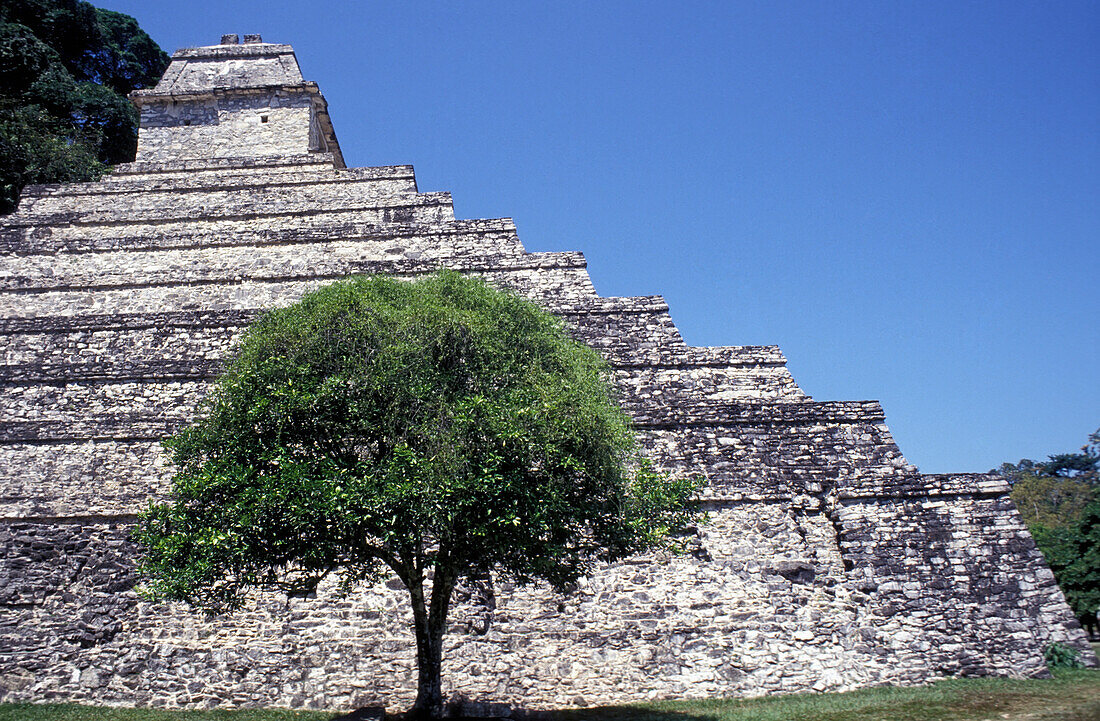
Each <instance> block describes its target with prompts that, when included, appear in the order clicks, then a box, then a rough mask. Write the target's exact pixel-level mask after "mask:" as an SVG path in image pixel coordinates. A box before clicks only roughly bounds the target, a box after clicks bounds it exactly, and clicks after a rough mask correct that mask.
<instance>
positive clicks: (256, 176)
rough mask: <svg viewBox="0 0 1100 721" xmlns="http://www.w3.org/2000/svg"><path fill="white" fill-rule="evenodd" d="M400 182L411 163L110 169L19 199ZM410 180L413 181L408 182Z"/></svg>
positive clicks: (410, 176)
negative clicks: (94, 178) (96, 176)
mask: <svg viewBox="0 0 1100 721" xmlns="http://www.w3.org/2000/svg"><path fill="white" fill-rule="evenodd" d="M370 181H372V182H378V183H387V182H388V183H400V184H401V185H402V186H403V187H411V188H412V189H411V191H405V192H414V193H415V192H416V187H415V182H416V176H415V173H414V171H413V167H412V166H411V165H386V166H378V167H373V168H346V169H344V168H342V169H337V168H332V167H326V166H323V165H304V166H282V167H276V168H261V169H252V170H238V169H228V170H218V171H216V172H209V173H205V174H202V173H194V172H191V173H179V174H165V173H154V174H149V175H134V174H119V173H117V172H110V173H108V174H107V175H104V176H103V177H102V178H100V179H99V180H97V181H93V182H84V183H54V184H46V185H28V186H26V187H24V188H23V192H22V195H21V196H20V197H21V199H31V200H37V199H41V198H68V197H86V196H90V195H115V196H120V197H123V198H124V197H125V196H127V195H128V194H132V193H146V192H148V193H154V192H164V191H173V192H175V193H181V194H182V193H196V192H208V191H212V190H232V189H235V188H253V189H255V188H258V187H261V188H262V187H267V186H273V187H282V186H287V187H289V186H295V185H308V184H324V183H341V182H356V183H360V182H370ZM410 182H411V183H412V185H411V186H409V184H410Z"/></svg>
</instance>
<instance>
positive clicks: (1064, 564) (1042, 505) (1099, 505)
mask: <svg viewBox="0 0 1100 721" xmlns="http://www.w3.org/2000/svg"><path fill="white" fill-rule="evenodd" d="M1048 459H1049V460H1047V461H1043V462H1039V463H1037V462H1035V461H1031V460H1029V459H1026V458H1025V459H1023V460H1021V461H1020V462H1019V463H1014V464H1013V463H1006V464H1004V465H1002V466H1001V468H1000V469H999V472H1000V473H1002V474H1003V475H1004V476H1005V477H1006V478H1008V479H1009V480H1010V482H1011V483H1012V494H1011V495H1012V500H1013V502H1014V503H1015V504H1016V508H1017V509H1018V510H1019V511H1020V515H1021V516H1022V517H1023V519H1024V522H1025V523H1026V524H1027V527H1028V530H1029V531H1031V535H1032V537H1033V538H1034V539H1035V544H1036V545H1037V546H1038V547H1039V550H1040V551H1042V553H1043V556H1044V557H1045V558H1046V561H1047V563H1048V564H1050V568H1051V570H1052V571H1053V572H1054V577H1055V579H1056V580H1057V581H1058V585H1059V586H1060V587H1061V589H1062V592H1063V593H1064V594H1065V595H1066V600H1067V601H1068V602H1069V605H1070V607H1071V608H1072V609H1073V612H1074V614H1075V615H1076V616H1077V617H1078V618H1079V619H1082V620H1086V619H1092V618H1095V614H1096V612H1097V610H1098V609H1100V482H1098V481H1097V469H1098V467H1100V430H1098V431H1096V432H1095V433H1092V434H1091V435H1090V436H1089V440H1088V443H1086V444H1085V445H1084V446H1082V448H1081V450H1080V452H1078V453H1061V454H1056V455H1052V456H1048Z"/></svg>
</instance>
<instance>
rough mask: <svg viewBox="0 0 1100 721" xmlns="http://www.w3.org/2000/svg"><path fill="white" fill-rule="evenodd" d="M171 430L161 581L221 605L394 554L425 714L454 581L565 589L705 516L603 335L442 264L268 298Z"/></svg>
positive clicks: (153, 542)
mask: <svg viewBox="0 0 1100 721" xmlns="http://www.w3.org/2000/svg"><path fill="white" fill-rule="evenodd" d="M167 446H168V448H169V449H170V450H171V455H172V459H173V461H174V463H175V466H176V468H177V471H176V475H175V478H174V486H173V498H172V501H171V502H170V503H166V504H154V505H152V506H151V507H150V508H149V509H148V511H147V512H146V513H145V514H144V516H143V518H142V521H141V523H140V524H139V529H138V531H137V532H136V536H135V537H136V538H137V540H138V541H139V542H140V543H141V544H143V546H144V547H145V549H146V555H145V557H144V560H143V562H142V567H141V568H142V571H143V572H144V574H145V575H146V577H147V579H148V581H147V592H148V593H149V594H150V595H152V596H153V597H159V598H169V599H185V600H188V601H191V602H192V603H195V604H197V605H198V606H200V607H202V608H206V609H209V610H215V611H220V610H232V609H234V608H236V607H238V606H239V605H240V604H241V603H242V600H243V599H244V597H245V593H246V592H247V591H248V590H249V589H252V588H257V587H273V588H277V589H281V590H283V591H285V592H286V593H288V594H290V595H294V594H301V593H308V592H311V591H313V590H314V589H315V588H316V587H317V584H318V583H319V582H320V581H321V579H323V578H324V577H325V576H326V575H328V574H330V573H335V574H336V575H337V577H338V578H340V580H341V586H342V588H344V589H345V590H350V589H351V588H352V587H353V586H354V585H355V584H358V583H360V582H362V581H367V580H376V579H379V578H380V577H381V575H382V574H384V573H388V572H392V573H393V574H396V576H397V578H399V579H400V580H401V582H402V583H403V584H404V586H405V588H406V589H407V590H408V594H409V599H410V602H411V605H412V611H413V629H412V630H413V633H414V635H415V638H416V648H417V652H416V653H417V656H416V658H417V665H418V669H419V682H418V692H417V698H416V703H415V705H414V707H413V712H414V715H416V716H434V715H437V714H439V713H440V712H441V711H442V698H443V697H442V687H441V679H440V667H441V659H442V644H443V636H444V631H445V628H446V619H447V611H448V605H449V603H450V599H451V593H452V591H453V589H454V587H455V583H456V582H457V581H458V580H459V579H460V578H463V577H471V576H472V577H481V576H483V575H484V574H486V573H489V572H493V573H496V574H498V575H499V576H503V577H507V578H510V579H511V580H514V581H516V582H518V583H520V584H523V583H529V582H533V581H545V582H548V583H549V584H550V585H551V586H553V587H554V588H556V589H567V588H568V587H570V585H571V584H573V583H575V582H576V581H577V579H578V578H579V577H581V576H582V575H585V574H587V573H589V572H590V571H591V570H592V569H593V567H594V565H595V564H598V563H601V562H613V561H616V560H619V559H622V558H625V557H627V556H629V555H633V554H635V553H638V552H641V551H643V550H647V549H652V548H664V547H669V546H672V545H674V544H675V541H674V538H675V536H674V531H675V529H677V528H679V527H681V526H682V525H683V524H685V523H688V522H691V521H692V520H693V519H694V518H695V517H696V515H697V510H696V507H695V506H694V505H693V504H692V503H691V500H690V499H691V498H692V496H693V495H694V493H695V492H696V490H697V489H698V487H699V480H698V479H672V478H670V477H668V476H667V475H664V474H660V473H656V472H654V471H653V470H652V469H651V468H650V466H649V465H648V464H646V463H645V462H644V461H641V460H639V456H638V450H637V447H636V443H635V440H634V435H633V432H632V428H631V424H630V422H629V420H628V418H627V417H626V416H625V415H624V414H623V412H622V411H621V410H620V409H619V408H618V406H617V405H616V404H615V403H614V401H613V397H612V395H611V392H610V390H609V385H608V373H607V368H606V366H605V364H604V363H603V361H602V360H601V359H600V357H599V356H598V355H597V354H596V353H595V352H594V351H593V350H591V349H589V348H587V347H585V346H583V345H581V344H579V343H577V342H575V341H572V340H571V339H569V338H568V336H567V335H566V333H565V331H564V330H563V327H562V324H561V321H560V320H559V319H557V318H555V317H554V316H551V315H549V314H547V313H546V312H544V311H542V310H540V309H538V308H537V307H536V306H534V305H533V304H531V303H530V302H528V301H526V300H523V299H520V298H518V297H516V296H515V295H512V294H510V293H505V292H500V291H496V290H493V289H491V288H490V287H488V286H487V285H486V284H485V283H484V282H482V281H480V280H475V279H467V278H464V277H462V276H460V275H458V274H456V273H453V272H447V271H443V272H440V273H438V274H436V275H432V276H429V277H426V278H423V279H420V280H418V281H416V282H402V281H397V280H393V279H387V278H385V277H366V278H359V279H355V280H349V281H345V282H342V283H337V284H334V285H331V286H328V287H326V288H323V289H321V290H318V291H316V292H314V293H311V294H309V295H307V296H306V297H304V298H303V299H302V300H301V301H300V302H299V303H297V304H296V305H294V306H291V307H289V308H285V309H282V310H276V311H272V312H270V313H268V314H266V315H265V316H264V317H263V318H262V319H261V320H259V321H257V323H256V324H255V325H254V326H253V327H252V328H251V329H250V330H249V332H248V333H247V334H246V335H245V337H244V338H243V340H242V341H241V343H240V345H239V347H238V349H237V350H236V352H235V355H234V356H233V358H232V359H231V360H230V361H229V364H228V367H227V370H226V371H225V373H224V375H223V376H222V377H221V378H220V379H219V380H218V382H217V384H216V386H215V388H214V390H213V392H212V394H211V395H210V397H209V398H208V399H207V401H206V402H205V404H204V406H203V407H202V409H201V411H200V413H199V418H198V421H197V422H196V423H195V424H194V425H193V426H191V427H190V428H187V429H186V430H184V431H182V432H180V433H179V434H178V435H176V436H175V437H173V438H172V439H171V440H170V441H168V443H167Z"/></svg>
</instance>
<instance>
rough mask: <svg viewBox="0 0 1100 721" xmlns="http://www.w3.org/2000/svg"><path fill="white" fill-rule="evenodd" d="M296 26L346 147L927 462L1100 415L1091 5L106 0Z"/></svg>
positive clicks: (1015, 452) (1057, 436)
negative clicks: (868, 420) (881, 428)
mask: <svg viewBox="0 0 1100 721" xmlns="http://www.w3.org/2000/svg"><path fill="white" fill-rule="evenodd" d="M96 4H98V5H100V6H102V7H108V8H110V9H113V10H119V11H122V12H126V13H128V14H131V15H133V16H134V17H136V18H137V19H138V21H139V22H140V23H141V25H142V27H144V28H145V29H146V30H147V31H148V32H149V33H150V34H151V35H152V36H153V38H154V39H155V40H156V41H157V42H158V43H160V45H161V46H162V47H164V48H165V50H167V51H169V52H172V51H173V50H175V49H177V48H179V47H186V46H192V45H209V44H214V43H216V42H217V41H218V38H219V37H220V35H221V34H222V33H229V32H235V33H241V34H244V33H254V32H258V33H261V34H263V36H264V39H265V40H267V41H271V42H286V43H290V44H292V45H294V47H295V49H296V51H297V53H298V60H299V63H300V64H301V66H302V70H303V72H304V74H305V76H306V78H307V79H310V80H316V81H317V82H318V83H319V84H320V86H321V90H322V92H323V93H324V94H325V96H326V97H327V98H328V101H329V107H330V111H331V114H332V118H333V123H334V125H335V127H336V132H337V135H338V136H339V138H340V143H341V146H342V148H343V151H344V156H345V158H346V159H347V161H348V164H349V165H351V166H365V165H387V164H397V163H412V164H414V165H415V166H416V170H417V178H418V182H419V185H420V188H421V190H449V191H451V192H452V193H453V194H454V199H455V211H456V213H457V215H458V217H465V218H478V217H513V218H515V220H516V224H517V225H518V227H519V232H520V238H521V239H522V240H523V242H524V244H525V245H526V247H527V248H528V249H529V250H580V251H583V252H584V253H585V255H586V257H587V258H588V263H589V270H590V272H591V275H592V278H593V280H594V282H595V285H596V289H597V290H598V291H599V292H600V293H601V294H602V295H648V294H660V295H663V296H665V298H666V299H667V300H668V302H669V304H670V305H671V307H672V317H673V319H674V320H675V321H676V323H677V324H678V325H679V327H680V329H681V331H682V333H683V335H684V338H685V340H687V342H689V343H691V344H694V345H741V344H778V345H779V346H780V347H781V348H782V349H783V351H784V352H785V353H786V355H787V357H788V359H789V361H790V363H789V365H790V368H791V371H792V372H793V373H794V376H795V379H796V380H797V381H798V382H799V383H800V384H801V386H802V387H803V388H804V389H805V390H806V392H808V393H809V394H811V395H812V396H814V397H815V398H816V399H819V400H854V399H866V398H874V399H878V400H881V401H882V403H883V405H884V406H885V408H886V417H887V422H888V423H889V425H890V427H891V429H892V431H893V433H894V436H895V438H896V439H897V441H898V443H899V444H900V446H901V449H902V451H903V452H904V453H905V454H906V456H907V457H908V458H909V459H910V460H911V461H912V462H914V463H916V464H917V465H918V466H919V467H920V468H921V470H923V471H926V472H948V471H984V470H987V469H989V468H991V467H993V466H996V465H999V464H1000V463H1001V462H1002V461H1007V460H1013V461H1014V460H1017V459H1019V458H1021V457H1031V458H1043V457H1045V456H1046V455H1047V454H1050V453H1056V452H1063V451H1071V450H1075V449H1076V448H1078V447H1079V446H1081V444H1082V443H1084V441H1085V439H1086V436H1087V435H1088V434H1089V433H1090V432H1091V431H1093V430H1095V429H1096V428H1097V427H1098V426H1100V382H1098V381H1100V373H1098V371H1100V363H1098V360H1097V359H1098V357H1100V330H1098V321H1100V290H1098V283H1097V277H1098V271H1100V250H1098V246H1100V243H1098V241H1100V3H1095V2H1057V3H1049V2H1009V1H997V2H992V1H991V2H981V3H973V2H928V1H925V2H824V1H822V2H814V3H810V2H752V3H750V2H707V3H693V2H538V3H535V2H516V1H513V2H476V1H474V2H463V3H444V2H434V3H428V2H409V1H405V2H386V3H378V2H348V1H345V0H331V1H330V2H323V3H321V2H318V3H302V2H282V1H279V0H263V1H262V2H259V1H255V2H254V1H251V0H248V1H244V2H238V1H233V2H226V1H225V0H222V1H221V2H210V1H208V0H189V2H186V3H184V2H171V1H169V2H165V0H157V1H156V2H153V1H150V0H102V1H101V2H97V3H96Z"/></svg>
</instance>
